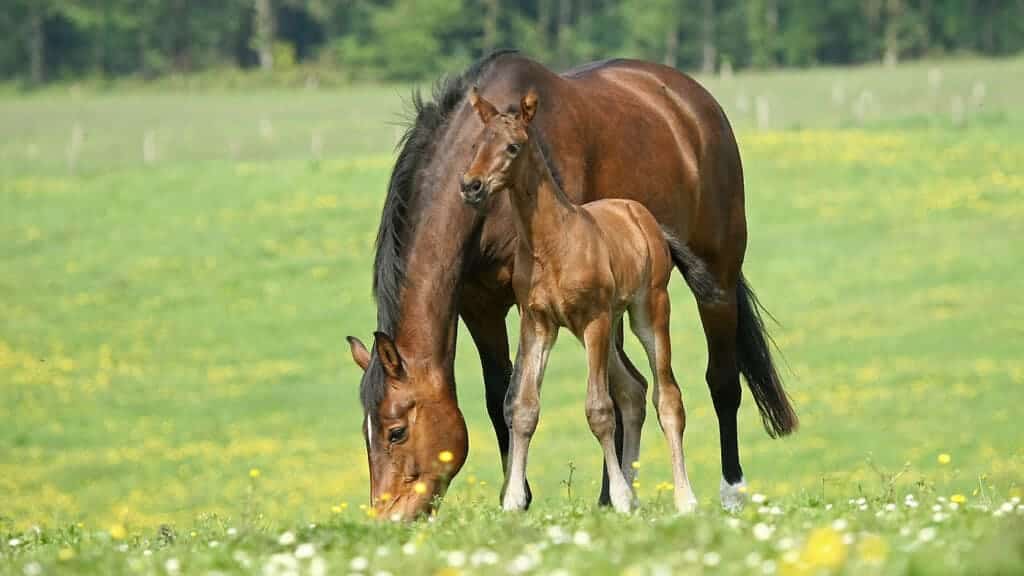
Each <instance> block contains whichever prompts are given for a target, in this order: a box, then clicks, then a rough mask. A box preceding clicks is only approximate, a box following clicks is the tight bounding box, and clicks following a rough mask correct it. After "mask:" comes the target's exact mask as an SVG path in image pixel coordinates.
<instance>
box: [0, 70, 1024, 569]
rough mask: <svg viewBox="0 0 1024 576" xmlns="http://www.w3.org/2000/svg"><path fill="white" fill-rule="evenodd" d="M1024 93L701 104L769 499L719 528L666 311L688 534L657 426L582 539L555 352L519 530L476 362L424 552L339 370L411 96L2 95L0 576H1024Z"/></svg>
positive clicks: (705, 449) (890, 74)
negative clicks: (744, 317)
mask: <svg viewBox="0 0 1024 576" xmlns="http://www.w3.org/2000/svg"><path fill="white" fill-rule="evenodd" d="M936 69H937V70H940V71H941V72H940V73H939V74H938V75H939V76H940V77H941V80H939V81H938V82H937V83H929V76H932V77H934V76H935V73H934V72H931V71H932V70H936ZM1021 78H1024V61H1021V60H1012V61H1004V62H978V61H970V62H960V63H941V64H935V63H932V64H921V65H913V66H907V67H901V68H897V69H895V70H885V69H881V68H868V69H861V70H836V69H830V70H818V71H809V72H803V73H788V72H787V73H778V74H764V75H737V76H735V77H733V78H731V79H730V78H726V79H722V78H715V79H708V84H709V86H711V87H712V89H713V92H714V93H716V94H718V95H719V96H720V98H721V100H722V101H723V103H724V104H725V105H726V107H727V108H728V109H729V110H730V113H731V115H732V117H733V118H734V119H735V121H736V124H737V125H738V126H739V130H740V134H739V139H740V146H741V150H742V153H743V156H744V162H745V173H746V182H747V190H748V193H747V196H748V198H747V206H748V217H749V220H750V230H751V233H750V245H749V250H748V255H747V264H746V266H745V270H746V272H747V275H748V277H749V278H750V280H751V281H752V283H753V285H754V287H755V288H756V289H757V290H758V293H759V295H760V297H761V300H762V301H763V302H764V303H765V304H766V305H767V307H768V308H769V310H770V311H771V312H772V313H773V314H774V315H775V316H776V317H777V318H778V319H779V321H780V325H779V326H777V327H775V328H774V329H773V333H774V335H775V336H776V340H777V341H778V343H779V345H780V347H781V349H782V353H783V356H784V357H785V361H786V365H787V368H785V369H784V374H785V377H786V380H787V384H788V388H789V390H790V392H791V393H792V395H793V398H794V400H795V403H796V406H797V409H798V411H799V413H800V415H801V418H802V426H803V427H802V429H801V431H800V432H799V433H798V434H797V435H795V436H793V437H792V438H788V439H786V440H784V441H772V440H769V439H768V438H767V436H766V435H765V434H764V433H763V431H762V430H761V429H760V424H759V420H758V418H757V415H756V409H755V408H754V406H753V402H751V401H750V399H749V395H747V401H746V402H745V403H744V405H743V407H742V410H741V434H742V438H741V450H742V457H743V463H744V467H745V470H746V473H747V478H748V481H749V482H750V493H751V495H752V497H754V498H755V499H756V500H758V501H759V502H757V503H752V504H750V505H748V507H747V509H746V510H745V512H744V513H742V514H740V515H738V516H736V517H730V516H728V515H725V514H723V513H721V512H720V511H719V510H718V506H717V498H718V494H717V492H718V478H719V459H718V441H717V425H716V423H715V419H714V412H713V409H712V407H711V403H710V399H709V395H708V393H707V391H706V387H705V385H704V383H703V374H704V366H705V362H706V355H705V351H704V342H703V338H702V336H701V332H700V328H699V325H698V323H697V319H696V315H695V313H694V310H693V306H692V304H691V302H692V300H691V299H690V297H689V296H688V295H687V294H686V291H685V288H684V287H683V285H682V283H681V282H678V281H674V283H673V287H672V288H673V296H674V302H675V304H676V306H675V310H674V316H673V319H672V326H673V341H674V346H675V350H676V358H675V369H676V374H677V376H678V377H679V379H680V382H681V385H682V386H683V393H684V398H685V401H686V404H687V409H688V413H689V419H688V422H689V428H688V430H687V435H686V450H687V456H688V458H687V459H688V465H689V471H690V474H691V479H692V480H693V483H694V489H695V490H696V492H697V495H698V497H699V498H700V500H701V511H700V512H699V513H698V515H696V516H695V517H688V518H677V517H675V516H674V515H673V514H671V513H670V498H669V494H667V493H665V492H664V490H663V488H664V485H663V484H662V483H663V482H664V481H666V480H669V479H670V473H669V468H668V458H667V451H666V450H665V448H664V446H663V444H664V442H663V439H662V436H661V434H660V431H659V430H658V428H657V423H656V420H655V419H654V418H653V417H652V418H650V419H649V421H648V423H647V427H646V430H645V437H644V447H643V451H642V456H641V468H640V488H639V493H640V496H641V499H642V501H643V502H644V505H643V507H642V508H641V510H640V511H639V512H638V513H636V514H635V515H632V516H630V517H620V516H616V515H614V514H612V513H608V512H604V511H597V510H595V509H594V507H593V502H594V501H595V500H596V496H597V488H598V486H597V483H598V481H599V478H600V477H599V472H600V470H599V466H600V453H599V449H598V446H597V443H596V442H595V441H594V440H593V438H592V436H591V435H590V432H589V430H588V428H587V426H586V424H585V419H584V416H583V407H582V399H583V394H584V383H583V374H584V362H583V353H582V351H581V349H580V348H579V346H578V345H576V344H575V343H573V342H572V341H571V339H569V338H563V339H562V340H561V341H560V343H559V346H558V347H557V350H556V353H555V354H554V356H553V357H552V360H551V364H550V368H549V370H548V376H547V378H546V384H545V389H544V397H543V412H542V414H543V415H542V418H541V425H540V430H539V432H538V435H537V437H536V439H535V441H534V450H533V452H532V458H531V468H530V477H531V482H532V483H533V486H534V492H535V494H536V496H537V499H536V501H535V507H534V509H532V510H531V511H530V512H529V513H527V514H525V515H504V514H501V513H499V512H498V510H497V491H498V487H499V486H500V474H499V466H498V455H497V452H496V447H495V443H494V441H493V434H492V432H491V431H490V426H489V423H488V421H487V417H486V414H485V410H484V403H483V389H482V385H481V380H480V368H479V364H478V363H476V362H475V361H474V358H475V352H474V351H473V350H472V348H471V345H470V342H469V339H468V337H466V334H465V333H464V332H463V334H462V335H461V336H460V343H459V354H458V361H457V370H456V373H457V378H458V382H459V395H460V400H461V405H462V407H463V411H464V412H465V413H466V416H467V418H468V420H469V424H470V430H471V438H470V441H471V451H470V458H469V461H468V463H467V465H466V468H465V470H464V471H463V473H462V474H461V475H460V476H459V478H458V479H457V480H456V482H455V483H454V485H453V487H452V490H451V491H450V493H449V498H448V501H447V502H446V504H445V505H444V507H443V508H442V511H441V513H440V515H439V516H438V517H437V518H436V519H435V520H434V521H432V522H429V523H420V524H418V525H415V526H392V525H378V524H376V523H372V522H369V521H368V520H366V519H365V515H364V513H363V511H362V510H361V509H360V506H361V505H362V504H363V503H364V502H365V500H366V494H367V485H368V481H367V472H366V459H365V452H364V449H363V444H362V438H361V436H360V434H359V424H360V420H361V410H360V407H359V403H358V400H357V398H358V394H357V389H358V377H359V371H358V369H357V368H356V367H355V366H354V364H352V362H351V360H350V359H349V357H348V353H347V346H346V345H345V342H344V336H345V335H347V334H355V335H358V336H360V337H363V338H364V339H365V338H366V337H368V336H369V335H370V333H371V331H372V330H373V329H374V328H375V325H374V319H375V310H374V308H373V305H372V301H371V298H370V290H369V288H370V262H371V259H372V245H373V239H374V236H375V232H376V225H377V217H378V214H379V209H380V206H381V204H382V202H383V195H384V189H385V184H386V180H387V177H388V174H389V171H390V167H391V162H392V156H391V154H392V152H391V146H392V144H393V142H394V140H395V137H396V132H397V129H396V128H394V127H393V126H392V124H391V123H392V122H394V120H395V119H396V118H397V113H398V112H399V111H400V110H401V98H400V95H402V94H405V92H406V89H405V88H395V87H365V88H353V89H352V90H348V91H344V92H339V93H324V92H296V93H285V92H278V93H275V92H266V93H257V94H241V93H234V94H232V93H188V94H185V93H181V94H167V93H150V92H146V91H139V92H130V93H102V94H92V93H79V92H75V91H69V90H67V89H66V88H63V89H60V90H57V89H53V90H51V91H48V92H44V93H41V94H34V95H27V96H26V95H16V94H10V93H6V94H5V95H4V96H3V97H0V423H2V426H0V574H5V573H11V574H21V573H24V574H28V575H32V574H38V573H60V572H69V571H78V572H87V573H96V574H108V573H158V574H159V573H167V574H175V573H178V572H184V573H207V572H262V573H265V574H286V573H295V572H296V571H299V572H302V573H311V574H317V573H322V571H323V570H327V569H329V571H330V572H331V573H345V572H346V571H348V572H356V573H368V574H369V573H377V572H382V571H386V572H391V573H395V574H399V573H407V572H424V573H432V572H438V571H441V572H444V573H451V574H454V573H458V572H475V573H493V572H495V571H498V570H500V571H502V572H505V571H509V572H530V571H539V572H552V571H553V570H555V569H557V568H563V569H565V570H567V571H569V572H570V573H588V572H589V573H618V572H628V573H632V574H663V573H677V572H694V573H699V572H702V571H703V572H709V573H710V572H722V573H733V574H746V573H756V572H766V573H767V572H771V571H778V572H780V573H790V574H807V573H817V572H821V571H825V572H841V571H845V572H847V573H857V574H860V573H949V572H963V573H970V574H976V573H985V572H993V573H1019V572H1021V571H1024V506H1022V505H1021V502H1020V500H1019V498H1021V497H1022V496H1024V493H1022V491H1024V447H1022V442H1021V441H1022V439H1024V436H1022V434H1021V432H1020V425H1019V406H1021V405H1022V403H1024V356H1022V355H1021V353H1020V349H1021V348H1020V347H1021V342H1022V341H1024V327H1022V322H1024V300H1022V299H1021V290H1022V288H1024V271H1021V270H1020V266H1019V265H1020V263H1021V262H1022V260H1024V248H1022V247H1021V246H1022V245H1024V243H1022V240H1024V172H1022V167H1024V138H1022V137H1021V135H1020V134H1021V133H1022V130H1024V107H1021V106H1020V103H1019V94H1020V91H1021V88H1022V85H1021V80H1020V79H1021ZM838 85H841V86H842V88H836V86H838ZM978 86H983V88H977V87H978ZM866 92H870V93H871V94H872V95H871V97H870V98H869V97H863V96H861V95H862V94H864V93H866ZM840 93H841V94H842V95H841V97H840V95H839V94H840ZM979 94H980V95H979ZM758 96H761V100H762V102H763V103H762V104H761V108H762V112H761V116H762V119H761V120H760V121H758V119H757V116H758V113H757V107H758V106H757V104H756V101H757V99H758V98H757V97H758ZM958 97H959V98H960V100H961V101H962V102H963V104H964V108H963V115H962V117H961V118H954V114H953V110H952V107H953V105H952V104H951V103H952V102H953V101H954V100H956V99H957V98H958ZM858 101H862V102H868V103H869V104H870V102H874V104H871V105H867V104H865V105H862V106H861V108H859V110H861V112H863V113H856V112H854V105H855V103H856V102H858ZM744 102H746V105H744ZM765 106H767V109H768V110H769V111H768V112H764V111H763V109H764V108H765ZM960 119H962V122H957V123H955V124H954V120H960ZM759 125H760V126H761V128H766V129H762V130H758V129H757V128H758V126H759ZM147 134H149V135H148V136H147ZM509 322H510V323H512V324H514V323H515V319H514V318H510V320H509ZM629 350H630V352H631V356H633V357H634V358H640V357H642V356H641V355H640V354H639V348H638V347H637V346H635V343H630V348H629ZM652 416H653V414H652ZM570 470H574V471H573V472H572V473H570ZM570 478H571V483H570V482H569V480H570ZM755 494H756V496H754V495H755ZM762 500H763V501H762Z"/></svg>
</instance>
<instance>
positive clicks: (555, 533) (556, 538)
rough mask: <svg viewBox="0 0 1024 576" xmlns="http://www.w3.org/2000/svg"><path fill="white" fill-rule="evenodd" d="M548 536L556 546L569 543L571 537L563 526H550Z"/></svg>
mask: <svg viewBox="0 0 1024 576" xmlns="http://www.w3.org/2000/svg"><path fill="white" fill-rule="evenodd" d="M547 535H548V538H550V539H551V541H552V542H554V543H555V544H565V543H566V542H568V541H569V535H568V534H566V532H565V530H562V527H561V526H548V530H547Z"/></svg>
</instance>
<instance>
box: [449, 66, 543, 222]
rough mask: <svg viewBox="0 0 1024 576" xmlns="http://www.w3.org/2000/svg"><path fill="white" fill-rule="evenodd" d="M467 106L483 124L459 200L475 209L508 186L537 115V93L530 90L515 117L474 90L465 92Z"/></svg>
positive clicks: (463, 178)
mask: <svg viewBox="0 0 1024 576" xmlns="http://www.w3.org/2000/svg"><path fill="white" fill-rule="evenodd" d="M469 103H470V104H472V105H473V108H474V109H475V110H476V113H477V115H478V116H479V117H480V120H481V121H482V122H483V123H484V131H483V134H481V136H480V139H479V140H478V141H477V144H476V151H475V153H474V155H473V161H472V162H471V163H470V165H469V169H468V170H466V172H465V174H463V175H462V199H463V200H464V201H465V202H466V203H467V204H470V205H472V206H478V205H480V204H483V202H484V201H485V200H487V199H488V198H490V196H491V194H494V193H495V192H501V191H502V190H504V189H505V188H506V187H507V186H508V185H509V183H510V179H511V178H512V174H513V172H512V167H513V166H514V165H515V163H516V159H518V158H519V157H520V153H521V152H522V151H523V150H525V147H526V144H527V141H528V140H529V134H528V132H527V128H528V127H529V125H530V121H531V120H533V115H534V114H535V113H536V112H537V93H536V92H535V91H534V90H532V89H531V90H530V91H529V92H527V93H526V95H525V96H523V98H522V100H520V102H519V110H518V111H517V112H515V113H507V112H498V109H497V108H495V107H494V105H493V104H491V103H490V102H488V101H487V100H485V99H484V97H483V96H481V95H480V94H479V93H478V92H477V90H476V87H475V86H474V87H473V88H471V89H470V91H469Z"/></svg>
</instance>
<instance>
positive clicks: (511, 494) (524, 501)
mask: <svg viewBox="0 0 1024 576" xmlns="http://www.w3.org/2000/svg"><path fill="white" fill-rule="evenodd" d="M529 505H530V498H529V496H528V495H527V493H526V491H525V490H523V489H522V488H517V489H511V488H510V489H508V490H506V491H505V497H504V498H502V500H501V509H502V510H504V511H506V512H522V511H524V510H526V508H527V507H528V506H529Z"/></svg>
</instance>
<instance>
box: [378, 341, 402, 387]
mask: <svg viewBox="0 0 1024 576" xmlns="http://www.w3.org/2000/svg"><path fill="white" fill-rule="evenodd" d="M373 338H374V344H375V346H376V347H377V357H378V358H380V364H381V366H383V367H384V372H386V373H387V375H388V376H390V377H392V378H394V379H395V380H401V379H402V378H404V377H405V365H404V363H403V362H402V356H401V355H400V354H399V353H398V347H397V346H395V341H394V340H392V339H391V337H390V336H388V335H387V334H385V333H383V332H374V333H373Z"/></svg>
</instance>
